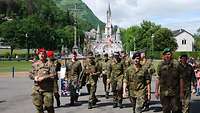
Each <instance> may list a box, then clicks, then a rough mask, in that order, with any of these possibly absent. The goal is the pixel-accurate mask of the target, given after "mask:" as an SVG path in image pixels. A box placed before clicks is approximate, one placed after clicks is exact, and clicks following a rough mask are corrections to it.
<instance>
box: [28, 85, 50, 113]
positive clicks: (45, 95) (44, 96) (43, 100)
mask: <svg viewBox="0 0 200 113" xmlns="http://www.w3.org/2000/svg"><path fill="white" fill-rule="evenodd" d="M32 97H33V98H32V101H33V105H34V106H35V108H36V113H44V109H43V106H44V107H45V108H46V110H47V112H48V113H54V107H53V91H52V92H49V91H45V92H41V91H37V90H35V89H34V88H33V92H32Z"/></svg>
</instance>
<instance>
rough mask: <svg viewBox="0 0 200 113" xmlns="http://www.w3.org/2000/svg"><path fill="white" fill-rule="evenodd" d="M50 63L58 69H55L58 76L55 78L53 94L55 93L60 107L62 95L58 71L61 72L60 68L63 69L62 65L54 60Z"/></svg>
mask: <svg viewBox="0 0 200 113" xmlns="http://www.w3.org/2000/svg"><path fill="white" fill-rule="evenodd" d="M50 63H53V64H52V65H54V66H55V67H56V68H55V71H56V75H55V77H54V82H53V85H54V86H53V93H54V97H55V98H56V102H57V107H60V94H59V87H58V80H59V78H58V71H60V68H61V64H60V63H59V62H58V61H57V60H55V59H53V61H50Z"/></svg>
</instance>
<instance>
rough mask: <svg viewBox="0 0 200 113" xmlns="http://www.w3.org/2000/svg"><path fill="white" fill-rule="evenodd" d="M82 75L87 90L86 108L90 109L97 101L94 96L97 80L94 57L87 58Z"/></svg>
mask: <svg viewBox="0 0 200 113" xmlns="http://www.w3.org/2000/svg"><path fill="white" fill-rule="evenodd" d="M84 70H85V71H84V76H86V85H87V88H88V90H89V94H90V95H89V102H88V109H92V105H95V104H96V102H97V98H96V96H95V93H96V87H97V80H98V73H97V67H96V64H95V61H94V58H93V57H92V58H90V60H89V59H87V62H86V64H85V65H84Z"/></svg>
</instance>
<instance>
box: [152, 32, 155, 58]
mask: <svg viewBox="0 0 200 113" xmlns="http://www.w3.org/2000/svg"><path fill="white" fill-rule="evenodd" d="M154 37H155V36H154V34H152V35H151V50H152V52H151V55H152V57H153V52H154Z"/></svg>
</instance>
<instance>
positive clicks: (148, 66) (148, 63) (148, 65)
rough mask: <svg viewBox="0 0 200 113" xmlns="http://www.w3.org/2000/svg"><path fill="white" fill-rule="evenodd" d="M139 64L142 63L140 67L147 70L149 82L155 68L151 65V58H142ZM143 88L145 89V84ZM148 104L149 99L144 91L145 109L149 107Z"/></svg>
mask: <svg viewBox="0 0 200 113" xmlns="http://www.w3.org/2000/svg"><path fill="white" fill-rule="evenodd" d="M140 64H141V65H142V67H143V68H144V69H146V70H147V72H148V74H149V77H150V80H149V81H150V83H151V79H152V75H153V74H154V73H155V68H154V66H153V63H152V60H150V59H146V58H144V59H143V60H141V61H140ZM145 89H146V91H147V86H145ZM150 89H151V88H150ZM149 104H150V100H149V99H148V95H147V93H146V95H145V103H144V107H145V110H147V109H148V108H149Z"/></svg>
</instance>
